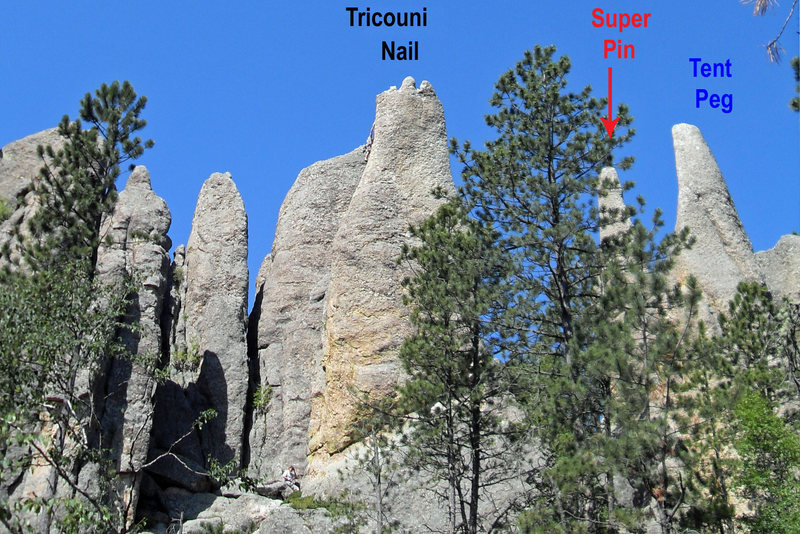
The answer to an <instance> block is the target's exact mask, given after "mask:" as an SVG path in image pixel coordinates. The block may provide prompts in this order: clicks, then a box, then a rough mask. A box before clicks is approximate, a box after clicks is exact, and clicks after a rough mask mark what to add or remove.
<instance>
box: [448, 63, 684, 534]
mask: <svg viewBox="0 0 800 534" xmlns="http://www.w3.org/2000/svg"><path fill="white" fill-rule="evenodd" d="M554 52H555V50H554V48H553V47H549V48H539V47H537V48H535V49H534V50H533V51H532V52H527V53H526V54H525V58H524V59H523V60H522V61H521V62H520V63H518V64H517V65H516V67H515V68H514V69H512V70H510V71H509V72H507V73H506V74H504V75H503V76H502V77H501V78H500V80H499V82H498V83H497V85H496V89H497V90H496V93H495V94H494V96H493V98H492V100H491V103H492V105H493V106H495V107H496V108H497V111H496V113H494V114H493V115H490V116H488V117H487V124H488V125H490V126H492V127H494V128H495V129H496V130H497V133H498V137H497V139H496V140H493V141H490V142H488V143H486V147H485V150H475V149H472V148H471V146H470V144H469V143H465V145H464V146H463V148H461V149H459V147H458V143H457V142H455V141H454V142H453V149H454V150H455V151H456V152H457V153H458V156H459V158H460V160H461V161H462V162H463V163H464V164H465V169H464V171H463V173H462V176H463V178H464V182H465V191H466V198H467V203H468V209H469V210H470V211H471V213H472V214H473V215H474V216H475V217H476V218H477V220H478V221H480V224H481V225H483V226H485V227H487V228H492V229H494V230H495V231H496V232H497V235H498V237H497V245H496V248H497V249H498V250H501V251H503V252H504V254H505V255H506V256H507V258H508V260H506V261H509V262H511V264H512V265H513V268H512V271H511V272H510V275H509V276H508V277H507V278H506V279H505V280H504V283H505V284H506V285H507V287H506V288H505V289H504V292H503V296H504V297H506V298H507V300H506V301H505V302H504V303H503V305H502V306H499V307H498V312H497V313H496V314H495V316H493V317H492V320H491V328H493V329H494V330H493V332H494V334H492V336H490V337H491V338H492V339H497V340H501V341H502V344H503V348H504V351H505V355H506V357H507V358H508V361H507V363H506V365H505V367H509V368H517V369H525V370H526V371H527V376H528V377H529V380H528V382H527V383H526V384H524V387H522V386H523V384H517V386H520V387H518V388H517V389H516V390H515V393H516V395H517V396H518V398H519V399H521V400H523V401H524V402H525V403H526V404H527V406H528V409H529V414H530V418H531V421H532V422H533V424H534V426H535V428H536V436H535V438H536V440H537V442H538V444H539V445H540V446H541V449H542V451H543V456H544V463H543V465H542V466H540V469H539V471H538V473H537V475H536V480H537V481H538V484H539V491H540V496H539V498H538V500H537V503H536V504H535V505H534V506H532V507H531V508H530V509H529V510H528V511H527V512H526V514H525V516H524V517H523V518H522V524H523V527H524V528H526V529H529V530H530V531H535V532H557V531H560V532H582V531H587V532H618V531H621V530H624V529H625V528H639V527H641V525H642V524H643V522H644V521H645V520H647V514H648V513H649V512H648V511H647V510H648V509H649V508H648V506H650V505H651V504H652V505H653V506H652V509H653V510H654V511H655V512H654V515H653V516H652V517H650V520H651V521H654V522H656V523H657V524H659V525H660V526H661V528H662V531H664V532H672V531H673V530H672V529H673V527H674V525H676V524H677V522H678V519H679V517H680V513H681V512H682V511H683V509H684V499H685V498H686V495H687V491H686V488H685V486H684V484H683V480H682V478H681V476H682V475H681V472H680V470H678V469H674V468H673V467H672V466H673V465H675V464H676V463H679V462H680V460H678V459H676V457H677V456H678V455H679V452H678V450H679V446H678V439H677V438H676V435H677V432H676V431H675V426H676V425H678V424H680V423H683V422H684V421H683V419H682V418H681V412H680V410H678V402H677V401H678V394H677V390H679V389H680V385H679V384H680V382H681V380H680V377H681V376H682V373H683V365H684V363H685V362H686V360H687V359H688V357H689V355H688V354H686V353H685V340H686V339H687V338H688V336H687V333H686V331H685V330H680V329H679V324H678V318H676V317H680V318H683V319H686V318H687V317H688V316H690V315H691V313H692V307H691V306H692V305H693V303H694V302H696V299H697V292H696V291H689V294H688V299H687V296H684V295H683V294H682V293H681V292H679V291H677V290H676V289H675V288H672V287H670V286H669V285H668V284H667V282H666V274H667V272H668V271H669V269H670V268H671V266H672V263H673V259H674V257H675V255H676V254H677V253H678V252H679V251H680V250H681V248H682V247H684V246H687V245H688V241H689V240H688V234H687V233H685V232H684V233H683V234H681V235H669V236H667V237H666V238H664V239H663V240H661V241H658V240H657V238H656V236H657V234H658V233H659V231H660V228H661V226H662V222H661V220H660V217H659V214H658V212H657V213H656V215H655V217H654V221H653V225H652V227H651V228H650V229H649V230H648V229H646V228H645V226H644V225H643V224H642V223H641V222H639V221H638V220H637V221H634V223H633V224H632V225H629V226H626V225H623V226H626V227H627V228H628V229H627V230H625V231H623V232H622V233H621V234H619V235H617V236H615V237H614V238H610V239H608V240H607V241H604V243H603V244H602V245H601V243H600V242H599V239H598V231H599V230H600V228H601V227H611V226H612V225H614V226H618V223H620V222H622V221H624V220H627V218H628V217H630V216H631V215H632V214H633V213H635V212H636V209H635V208H633V207H625V208H624V209H621V210H619V211H618V212H613V213H612V212H608V213H601V212H600V211H599V210H598V208H597V206H596V205H595V200H594V199H595V193H596V192H597V191H598V190H600V191H601V194H605V192H606V191H607V189H609V188H610V187H613V186H615V184H611V183H601V180H600V178H599V173H600V170H601V168H602V167H604V166H606V165H610V164H612V163H613V156H612V152H613V151H614V150H615V149H617V148H619V147H621V146H622V145H623V144H625V143H626V142H627V141H628V140H629V139H630V138H631V136H632V135H633V130H632V129H630V128H629V126H630V124H631V122H632V119H631V117H630V116H629V115H628V113H627V108H626V107H625V106H624V105H620V106H619V108H618V110H617V116H619V124H618V127H617V130H616V136H615V137H612V138H609V137H608V136H607V134H606V132H605V129H604V128H603V126H602V123H601V121H600V116H601V114H602V113H603V112H604V111H605V109H604V108H605V105H606V102H605V101H603V100H597V99H594V98H592V97H591V88H589V87H587V88H585V89H583V90H582V91H581V92H580V93H577V94H576V93H572V92H569V91H568V86H567V79H566V76H567V74H568V73H569V70H570V63H569V60H568V59H567V58H566V57H562V58H559V59H557V60H555V59H554V58H553V54H554ZM631 163H632V158H623V159H622V160H621V161H620V162H619V164H618V166H619V167H620V168H623V169H625V168H627V167H629V166H630V165H631ZM631 185H632V184H625V185H624V186H623V189H628V188H630V187H631ZM683 306H685V308H684V309H685V313H684V314H680V313H679V312H678V311H677V310H678V309H679V308H681V307H683ZM687 324H688V323H687ZM618 485H619V486H620V487H618ZM625 488H630V489H631V490H632V491H633V493H634V494H635V495H636V498H634V499H632V500H631V501H632V502H626V501H625V500H624V499H623V498H622V497H621V495H622V493H623V491H622V490H623V489H625ZM633 501H635V502H633Z"/></svg>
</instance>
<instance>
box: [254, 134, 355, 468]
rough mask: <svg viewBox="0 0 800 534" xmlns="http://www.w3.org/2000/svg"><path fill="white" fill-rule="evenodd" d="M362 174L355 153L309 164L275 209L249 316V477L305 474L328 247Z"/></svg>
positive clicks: (318, 368) (319, 356)
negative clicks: (255, 399) (291, 469)
mask: <svg viewBox="0 0 800 534" xmlns="http://www.w3.org/2000/svg"><path fill="white" fill-rule="evenodd" d="M363 170H364V155H363V153H362V151H361V150H360V149H356V150H354V151H353V152H351V153H349V154H346V155H344V156H339V157H336V158H333V159H330V160H327V161H322V162H319V163H315V164H314V165H312V166H310V167H308V168H306V169H303V170H302V171H301V172H300V174H299V176H298V177H297V180H296V181H295V183H294V185H293V186H292V188H291V189H290V190H289V193H288V194H287V195H286V199H285V200H284V201H283V205H282V206H281V210H280V214H279V216H278V224H277V227H276V229H275V240H274V241H273V245H272V251H271V252H270V254H269V255H268V256H267V257H266V259H265V260H264V262H263V264H262V266H261V269H260V271H259V274H258V280H257V282H256V283H257V287H258V296H257V298H256V305H255V307H254V313H253V316H252V317H251V327H250V328H251V331H250V336H251V341H250V342H251V351H253V352H254V354H251V356H252V357H253V359H254V360H255V361H257V362H258V367H257V369H254V371H257V374H256V375H255V376H254V379H255V380H254V382H255V383H256V386H255V387H256V388H258V389H257V391H259V398H260V399H262V403H261V404H260V405H258V406H255V407H254V410H253V414H252V417H253V421H252V430H251V432H250V464H249V466H248V469H249V472H250V473H252V474H255V475H258V476H262V477H266V478H267V479H271V478H276V477H278V475H280V473H281V472H282V471H283V470H284V469H286V467H287V466H289V465H295V466H296V468H298V469H299V470H300V472H304V471H305V463H306V456H307V455H308V431H309V423H310V420H311V391H312V382H314V381H315V380H320V381H323V382H324V375H323V373H322V366H321V359H322V329H323V326H324V325H323V318H324V313H325V298H326V295H327V291H328V284H329V280H330V262H331V248H332V243H333V239H334V236H335V235H336V232H337V230H338V228H339V224H340V220H341V217H342V215H343V214H344V212H345V211H346V209H347V206H348V205H349V204H350V199H351V197H352V196H353V191H354V190H355V188H356V185H357V184H358V182H359V180H360V179H361V174H362V172H363ZM267 399H268V401H267Z"/></svg>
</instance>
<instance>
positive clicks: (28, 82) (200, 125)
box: [0, 0, 800, 279]
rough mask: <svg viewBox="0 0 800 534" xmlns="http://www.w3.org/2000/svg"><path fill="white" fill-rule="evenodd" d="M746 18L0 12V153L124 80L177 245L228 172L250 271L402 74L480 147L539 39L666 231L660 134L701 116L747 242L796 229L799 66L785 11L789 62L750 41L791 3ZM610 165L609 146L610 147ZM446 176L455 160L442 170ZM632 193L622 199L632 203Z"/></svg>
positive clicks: (339, 6) (698, 12)
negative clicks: (609, 44)
mask: <svg viewBox="0 0 800 534" xmlns="http://www.w3.org/2000/svg"><path fill="white" fill-rule="evenodd" d="M785 4H786V5H783V6H779V7H778V8H776V9H774V10H772V11H771V12H770V13H768V14H767V15H766V16H763V17H754V16H753V15H752V9H751V7H750V6H743V5H741V4H740V3H739V2H738V1H737V0H706V1H703V2H695V1H689V0H675V1H672V2H645V1H637V2H633V1H616V2H600V1H597V2H586V1H583V0H576V1H569V2H511V1H508V0H498V1H495V2H478V1H461V2H454V1H443V0H427V1H426V0H419V1H416V0H415V1H410V0H394V1H383V0H375V1H367V2H363V3H362V2H358V1H352V2H351V1H341V0H324V1H302V0H297V1H295V2H271V1H263V0H262V1H252V2H248V1H230V2H220V1H217V2H210V1H192V2H190V1H178V0H174V1H173V0H170V1H164V0H161V1H159V2H154V1H149V0H140V1H137V2H124V3H123V2H119V1H108V0H105V1H87V0H76V1H73V2H47V1H38V2H16V1H7V2H4V3H3V14H2V17H0V80H1V81H2V83H0V146H2V145H5V144H7V143H9V142H11V141H13V140H15V139H19V138H21V137H24V136H26V135H28V134H31V133H34V132H37V131H39V130H42V129H45V128H48V127H52V126H54V125H55V124H57V123H58V121H59V120H60V118H61V116H62V115H63V114H65V113H67V114H69V115H70V116H73V117H74V116H75V115H77V110H78V101H79V100H80V98H81V97H82V96H83V94H85V93H86V92H87V91H90V90H91V91H93V90H94V89H95V88H96V87H98V86H99V85H100V84H101V83H102V82H110V81H113V80H125V79H127V80H129V81H131V83H133V85H134V87H135V88H136V90H137V92H138V93H139V94H142V95H146V96H147V97H148V99H149V101H148V105H147V109H146V110H145V112H144V118H145V119H146V120H147V121H148V127H147V128H146V129H145V133H146V135H147V136H149V137H151V138H153V139H154V140H155V141H156V146H155V148H154V149H152V150H150V151H148V152H147V153H145V155H144V156H143V157H142V158H141V160H139V163H141V164H144V165H146V166H147V167H148V169H149V170H150V174H151V179H152V183H153V188H154V190H155V191H156V193H158V194H159V195H160V196H162V197H164V198H165V199H166V201H167V203H168V204H169V207H170V209H171V211H172V217H173V223H172V229H171V231H170V235H171V237H172V240H173V243H175V244H179V243H185V242H186V240H187V238H188V235H189V230H190V226H191V220H192V214H193V211H194V205H195V202H196V199H197V194H198V193H199V191H200V187H201V185H202V183H203V181H204V180H205V179H206V178H207V177H208V176H209V175H210V174H211V173H212V172H217V171H220V172H224V171H229V172H231V174H232V175H233V179H234V181H235V182H236V184H237V186H238V187H239V190H240V191H241V193H242V195H243V197H244V202H245V207H246V208H247V211H248V215H249V226H250V260H249V265H250V271H251V279H253V278H254V277H255V273H256V272H257V270H258V266H259V265H260V263H261V261H262V259H263V258H264V256H265V255H266V254H267V253H268V251H269V248H270V246H271V244H272V237H273V232H274V227H275V223H276V220H277V216H278V209H279V207H280V203H281V202H282V200H283V197H284V195H285V194H286V192H287V191H288V190H289V188H290V187H291V185H292V183H293V181H294V179H295V177H296V176H297V173H298V172H299V171H300V170H301V169H302V168H303V167H306V166H308V165H311V164H312V163H314V162H315V161H318V160H321V159H327V158H330V157H333V156H337V155H339V154H343V153H346V152H348V151H350V150H352V149H353V148H355V147H356V146H358V145H360V144H361V143H363V141H364V139H365V138H366V136H367V134H368V132H369V128H370V125H371V124H372V120H373V117H374V109H375V95H376V94H378V93H380V92H381V91H383V90H385V89H387V88H389V87H390V86H392V85H397V86H399V85H400V83H401V82H402V80H403V78H404V77H405V76H407V75H411V76H414V77H415V78H416V80H417V83H418V84H419V83H420V82H421V81H422V80H429V81H430V82H431V83H432V84H433V87H434V89H435V90H436V92H437V94H438V95H439V98H440V99H441V101H442V104H443V106H444V110H445V117H446V120H447V129H448V135H450V136H455V137H457V138H458V139H459V140H461V141H463V140H466V139H469V140H471V141H472V142H473V143H474V144H480V143H482V142H483V141H484V140H486V139H488V138H489V137H490V136H491V135H492V132H491V130H489V129H488V128H487V127H486V126H485V125H484V122H483V116H484V115H485V114H486V113H489V112H490V111H491V108H490V106H489V105H488V102H487V101H488V99H489V97H490V96H491V94H492V90H493V86H494V83H495V82H496V81H497V79H498V78H499V76H500V75H501V74H502V73H503V72H504V71H506V70H508V69H509V68H511V67H512V66H513V65H514V64H515V62H517V61H518V60H520V59H521V58H522V55H523V52H524V51H525V50H526V49H529V48H532V47H533V46H534V45H536V44H542V45H549V44H555V45H556V46H557V48H558V51H557V53H558V54H559V55H562V54H567V55H569V56H570V58H571V60H572V65H573V70H572V73H571V75H570V83H571V84H572V86H573V87H574V89H576V90H577V89H579V88H581V87H583V86H584V85H587V84H590V85H592V87H593V88H594V91H595V94H596V95H597V96H605V95H606V92H607V73H608V67H609V66H611V67H613V68H614V102H615V103H618V102H625V103H626V104H628V106H629V107H630V109H631V113H632V114H633V116H634V117H635V118H636V120H635V123H634V126H635V128H636V130H637V135H636V137H635V138H634V141H633V142H632V143H630V144H629V145H628V148H627V150H626V151H625V152H624V153H627V154H632V155H634V156H635V157H636V163H635V164H634V167H633V169H631V170H630V171H628V172H625V173H623V174H622V177H623V179H628V180H633V181H635V182H636V183H637V187H636V189H635V190H634V194H641V195H643V196H644V197H645V198H646V199H647V201H648V205H649V206H650V207H651V208H652V207H656V206H658V207H661V208H663V210H664V214H665V218H666V221H667V225H668V226H669V227H671V226H672V225H673V224H674V220H675V204H676V199H677V184H676V179H675V164H674V157H673V153H672V141H671V136H670V128H671V127H672V125H673V124H675V123H679V122H688V123H691V124H695V125H697V126H698V127H699V128H700V129H701V130H702V132H703V135H704V136H705V138H706V141H707V142H708V143H709V145H710V147H711V149H712V151H713V152H714V154H715V156H716V158H717V162H718V163H719V165H720V168H721V169H722V172H723V175H724V176H725V178H726V180H727V183H728V187H729V188H730V191H731V195H732V197H733V199H734V201H735V203H736V207H737V209H738V211H739V215H740V217H741V219H742V221H743V223H744V226H745V229H746V230H747V232H748V234H749V235H750V238H751V240H752V242H753V246H754V248H755V249H756V250H763V249H766V248H771V247H772V246H773V245H774V244H775V242H776V241H777V240H778V238H779V237H780V236H781V235H783V234H786V233H791V232H792V231H793V230H798V231H800V127H799V124H800V123H799V122H798V114H796V113H792V112H791V111H790V110H789V109H788V101H789V99H790V98H791V96H792V90H793V87H794V84H793V80H792V78H791V71H790V68H789V64H788V58H789V57H791V56H792V55H797V53H798V52H797V50H798V37H797V28H798V20H797V17H798V15H797V13H795V14H794V16H793V19H792V21H790V23H789V27H788V30H787V32H786V34H785V36H784V38H783V40H782V43H783V45H784V47H785V48H786V59H785V60H784V61H783V62H782V63H780V64H778V65H776V64H773V63H769V62H768V61H767V58H766V54H765V51H764V47H763V45H764V44H765V43H766V42H768V41H769V40H770V39H771V38H773V37H774V35H775V34H776V33H777V31H778V30H779V28H780V26H781V24H782V23H783V20H784V19H785V17H786V15H787V14H788V7H789V5H790V2H785ZM346 7H359V8H360V9H362V10H363V9H365V8H366V7H370V9H371V11H373V12H375V11H415V10H421V9H422V7H426V8H427V22H428V25H427V27H424V28H413V29H412V28H383V27H381V28H375V27H350V26H349V15H348V13H347V11H346V10H345V8H346ZM595 8H601V9H603V10H604V11H606V12H627V13H651V16H650V18H649V19H648V27H647V28H627V29H625V30H624V31H623V32H621V33H620V32H619V31H618V30H617V29H608V28H600V29H598V28H595V27H593V26H592V10H593V9H595ZM604 39H621V40H622V41H623V42H625V43H626V44H632V45H634V46H635V51H636V57H635V59H627V60H625V59H616V58H615V59H604V58H603V41H604ZM383 40H388V41H390V40H395V41H397V42H398V44H399V43H401V42H407V41H409V40H416V41H419V43H420V45H419V46H420V50H419V56H420V57H419V60H418V61H396V62H391V61H382V60H381V42H382V41H383ZM691 57H700V58H702V59H703V61H710V62H724V61H726V60H728V59H730V61H731V65H732V69H731V71H732V75H733V77H732V78H718V79H713V78H709V79H702V78H694V77H693V76H692V64H691V63H690V61H689V58H691ZM699 88H703V89H706V90H708V91H710V92H717V93H720V94H722V93H729V94H732V95H733V110H732V112H731V113H723V112H722V111H721V110H720V109H716V110H714V109H710V108H708V107H706V106H704V107H703V108H702V109H697V108H696V107H695V92H696V90H697V89H699ZM620 155H623V154H620ZM453 171H454V174H456V175H457V174H458V173H459V171H460V169H458V168H457V167H454V169H453ZM629 200H630V201H632V200H633V197H631V198H630V199H629Z"/></svg>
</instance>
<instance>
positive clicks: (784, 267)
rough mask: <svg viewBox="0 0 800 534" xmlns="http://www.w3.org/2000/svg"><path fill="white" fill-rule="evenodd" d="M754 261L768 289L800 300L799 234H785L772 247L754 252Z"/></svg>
mask: <svg viewBox="0 0 800 534" xmlns="http://www.w3.org/2000/svg"><path fill="white" fill-rule="evenodd" d="M756 262H757V263H758V266H759V268H760V269H761V272H762V273H764V282H766V284H767V287H768V288H769V289H770V291H772V292H773V293H774V294H775V295H776V296H779V297H786V298H788V299H789V300H791V301H792V302H800V235H785V236H783V237H781V238H780V240H779V241H778V243H777V244H776V245H775V246H774V247H773V248H771V249H769V250H764V251H761V252H756Z"/></svg>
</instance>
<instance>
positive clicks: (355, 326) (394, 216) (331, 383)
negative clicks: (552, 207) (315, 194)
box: [309, 77, 454, 469]
mask: <svg viewBox="0 0 800 534" xmlns="http://www.w3.org/2000/svg"><path fill="white" fill-rule="evenodd" d="M436 188H441V189H443V190H444V191H445V192H452V191H453V189H454V187H453V181H452V177H451V175H450V161H449V154H448V149H447V134H446V131H445V123H444V112H443V110H442V105H441V103H440V102H439V99H438V98H437V97H436V93H435V92H434V90H433V87H431V85H430V84H429V83H428V82H422V84H421V85H420V88H419V89H417V88H416V86H415V82H414V79H413V78H411V77H408V78H406V79H405V80H404V81H403V84H402V86H401V87H400V89H397V88H394V87H392V88H391V89H389V90H388V91H385V92H383V93H381V94H380V95H378V97H377V105H376V111H375V124H374V142H373V143H372V147H371V152H370V154H369V159H368V161H367V163H366V166H365V168H364V172H363V174H362V176H361V180H360V181H359V183H358V186H357V187H356V189H355V191H354V193H353V198H352V200H351V201H350V205H349V206H348V208H347V210H346V212H345V213H344V214H343V215H342V219H341V222H340V224H339V228H338V230H337V232H336V235H335V237H334V240H333V245H332V249H331V274H330V285H329V287H328V292H327V301H326V304H325V310H326V316H325V332H324V338H323V356H322V367H323V369H324V371H325V375H324V377H325V381H324V383H319V384H316V386H317V387H316V388H315V390H314V392H313V397H312V398H313V402H312V413H311V429H310V442H309V447H310V450H311V452H312V455H313V456H314V458H315V460H318V461H322V462H324V461H325V457H326V455H329V454H334V453H336V452H338V451H341V450H343V449H344V448H345V447H346V446H347V445H349V444H350V443H352V442H353V440H354V439H355V436H354V434H353V429H352V424H353V422H354V416H355V408H356V405H357V403H358V399H357V396H358V395H362V394H369V395H382V394H385V393H386V392H387V391H388V390H389V389H390V388H391V387H392V385H393V384H395V383H397V382H398V381H399V380H401V379H402V376H403V372H402V370H401V367H400V363H399V362H398V360H397V351H398V349H399V347H400V344H401V343H402V341H403V339H404V338H405V337H406V336H407V335H408V334H409V333H410V332H411V324H410V322H409V320H408V313H409V312H408V310H407V309H406V308H405V306H404V305H403V302H402V296H403V289H402V287H401V282H402V280H403V278H404V277H405V276H406V275H407V274H408V272H409V270H408V266H407V265H398V264H397V259H398V257H399V255H400V251H401V248H402V246H403V244H404V243H408V242H409V240H410V234H409V225H413V224H420V223H421V222H423V221H424V220H425V219H426V218H427V217H429V216H430V215H432V214H433V213H434V212H435V211H436V209H437V208H438V207H439V205H440V204H441V202H442V201H441V200H440V199H438V198H437V197H436V196H435V195H434V194H433V193H432V191H433V190H434V189H436ZM354 391H356V392H358V393H357V394H355V395H354V394H353V392H354ZM310 468H311V469H313V466H310Z"/></svg>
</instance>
